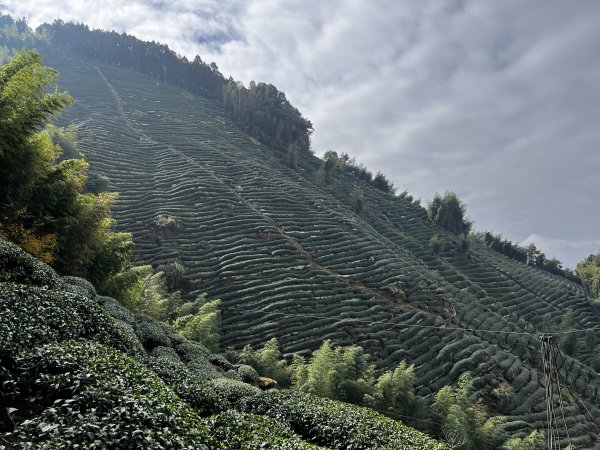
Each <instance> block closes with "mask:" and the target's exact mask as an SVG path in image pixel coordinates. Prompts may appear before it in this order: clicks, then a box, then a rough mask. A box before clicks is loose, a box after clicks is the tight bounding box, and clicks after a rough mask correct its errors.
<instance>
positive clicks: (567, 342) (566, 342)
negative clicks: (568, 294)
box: [559, 309, 578, 356]
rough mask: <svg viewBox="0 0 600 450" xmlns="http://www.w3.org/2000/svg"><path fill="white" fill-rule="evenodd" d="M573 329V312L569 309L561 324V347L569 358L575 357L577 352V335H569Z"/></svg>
mask: <svg viewBox="0 0 600 450" xmlns="http://www.w3.org/2000/svg"><path fill="white" fill-rule="evenodd" d="M572 329H573V310H572V309H568V310H567V312H566V313H565V315H564V317H563V320H562V323H561V324H560V331H561V332H562V333H564V334H562V335H561V337H560V341H559V345H560V348H561V349H562V350H563V351H564V352H565V353H566V354H567V355H569V356H573V355H575V353H576V352H577V344H578V342H577V335H576V334H575V333H569V331H572Z"/></svg>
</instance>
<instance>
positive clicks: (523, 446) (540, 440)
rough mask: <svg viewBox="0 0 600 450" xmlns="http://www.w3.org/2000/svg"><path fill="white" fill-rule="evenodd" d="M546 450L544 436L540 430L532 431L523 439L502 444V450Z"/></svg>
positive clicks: (514, 439)
mask: <svg viewBox="0 0 600 450" xmlns="http://www.w3.org/2000/svg"><path fill="white" fill-rule="evenodd" d="M545 448H546V434H545V433H544V432H543V431H541V430H534V431H533V432H532V433H531V434H530V435H529V436H527V437H525V438H522V439H521V438H512V439H509V440H508V441H506V442H505V443H504V445H503V446H502V449H503V450H544V449H545Z"/></svg>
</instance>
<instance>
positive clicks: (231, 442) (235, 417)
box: [208, 411, 319, 450]
mask: <svg viewBox="0 0 600 450" xmlns="http://www.w3.org/2000/svg"><path fill="white" fill-rule="evenodd" d="M208 426H209V429H210V430H211V432H212V433H213V434H214V436H215V438H216V440H218V441H219V442H220V443H221V447H220V448H224V449H244V450H253V449H256V450H259V449H263V448H273V449H278V450H279V449H280V450H304V449H317V448H319V447H317V446H315V445H312V444H309V443H307V442H304V441H303V440H302V439H300V437H299V436H298V435H296V434H295V433H294V432H293V431H292V430H291V429H290V427H288V426H287V425H284V424H283V423H281V422H278V421H276V420H274V419H271V418H270V417H265V416H258V415H254V414H247V413H241V412H237V411H226V412H222V413H220V414H216V415H214V416H212V417H210V418H209V419H208Z"/></svg>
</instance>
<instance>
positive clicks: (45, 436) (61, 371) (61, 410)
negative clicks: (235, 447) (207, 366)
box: [4, 341, 214, 449]
mask: <svg viewBox="0 0 600 450" xmlns="http://www.w3.org/2000/svg"><path fill="white" fill-rule="evenodd" d="M19 364H20V366H21V367H22V368H23V369H24V370H23V372H24V376H23V380H21V384H22V385H23V386H28V387H29V390H28V392H27V394H26V395H27V397H28V401H29V402H30V404H32V405H36V406H37V407H42V406H46V408H45V409H41V408H40V409H41V412H40V413H39V414H37V415H35V416H34V417H33V418H31V419H28V420H24V421H20V423H19V424H18V425H17V426H16V427H15V429H14V430H13V431H12V432H11V433H8V434H5V436H4V439H6V440H7V441H8V442H14V443H19V446H20V448H39V447H40V446H43V448H53V449H71V448H77V447H79V448H89V449H103V448H148V449H153V448H156V449H158V448H174V449H176V448H179V449H184V448H214V447H213V445H214V441H213V440H212V438H211V436H210V434H209V432H208V429H207V427H206V425H205V424H204V423H203V422H202V420H201V419H200V418H199V417H198V415H197V414H196V412H195V411H194V410H193V409H192V408H190V407H189V405H187V404H185V403H184V402H182V401H181V400H179V398H178V397H177V396H176V395H175V394H174V393H173V392H171V390H170V389H169V388H168V387H167V386H166V385H165V384H164V383H163V382H162V381H161V380H160V379H159V378H158V377H157V376H156V375H155V374H154V373H152V372H151V371H149V370H148V369H147V368H145V367H144V366H143V365H141V364H140V363H137V362H136V361H134V360H133V359H131V358H129V357H126V356H124V355H122V354H121V353H119V352H117V351H115V350H113V349H111V348H108V347H104V346H101V345H98V344H97V343H94V342H89V341H66V342H61V343H58V344H49V345H45V346H42V347H38V348H36V349H34V350H31V351H28V352H25V353H24V355H23V356H22V358H21V359H20V360H19ZM82 380H85V382H84V383H82ZM23 413H24V411H20V410H19V411H18V412H17V414H19V415H20V414H23Z"/></svg>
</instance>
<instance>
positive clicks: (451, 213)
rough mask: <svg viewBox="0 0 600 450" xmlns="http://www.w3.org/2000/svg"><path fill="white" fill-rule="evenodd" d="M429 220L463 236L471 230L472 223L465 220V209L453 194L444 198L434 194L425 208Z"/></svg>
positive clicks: (448, 193)
mask: <svg viewBox="0 0 600 450" xmlns="http://www.w3.org/2000/svg"><path fill="white" fill-rule="evenodd" d="M427 214H428V216H429V219H430V220H431V221H432V222H433V223H435V224H436V225H438V226H440V227H442V228H444V229H445V230H448V231H451V232H452V233H455V234H465V233H468V232H469V231H470V229H471V226H472V222H470V221H468V220H467V219H466V207H465V205H464V203H463V202H461V201H460V200H459V198H458V196H457V195H456V194H455V193H454V192H450V191H448V192H446V193H445V194H444V196H443V197H442V196H440V195H439V194H435V197H434V198H433V200H432V201H431V202H430V203H429V204H428V206H427Z"/></svg>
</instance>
